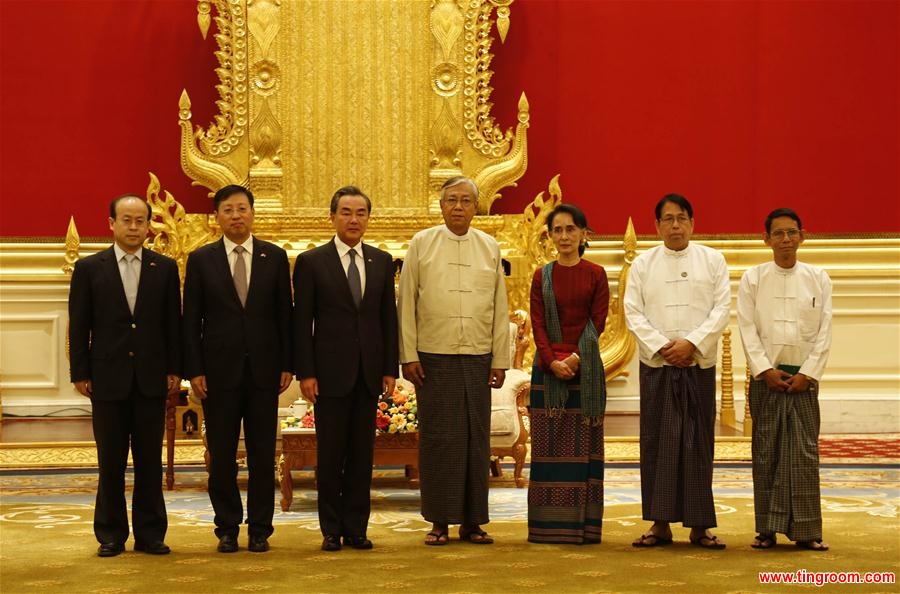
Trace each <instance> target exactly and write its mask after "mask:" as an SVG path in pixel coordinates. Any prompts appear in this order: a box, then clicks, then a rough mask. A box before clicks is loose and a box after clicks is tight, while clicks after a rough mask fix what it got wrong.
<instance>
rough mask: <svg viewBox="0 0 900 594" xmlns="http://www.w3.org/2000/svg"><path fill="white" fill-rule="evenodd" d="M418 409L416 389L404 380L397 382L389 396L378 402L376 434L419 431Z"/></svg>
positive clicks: (384, 395) (382, 397) (385, 395)
mask: <svg viewBox="0 0 900 594" xmlns="http://www.w3.org/2000/svg"><path fill="white" fill-rule="evenodd" d="M418 413H419V407H418V404H417V402H416V388H415V386H413V385H412V384H411V383H409V382H406V381H404V380H397V384H396V385H395V386H394V391H393V392H392V393H391V394H383V395H382V396H381V398H380V399H379V400H378V410H377V412H376V413H375V414H376V416H375V427H376V430H377V432H378V433H415V432H416V431H418V430H419V415H418Z"/></svg>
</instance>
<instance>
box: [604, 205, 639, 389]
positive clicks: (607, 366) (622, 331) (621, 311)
mask: <svg viewBox="0 0 900 594" xmlns="http://www.w3.org/2000/svg"><path fill="white" fill-rule="evenodd" d="M622 247H623V248H624V251H625V263H624V264H623V265H622V270H621V272H619V283H618V288H617V291H616V295H615V297H611V298H610V300H609V313H608V314H607V316H606V329H605V330H604V331H603V334H601V335H600V351H601V352H602V353H603V368H604V370H605V371H606V379H607V381H608V380H611V379H613V378H615V377H617V376H620V375H622V376H627V375H628V371H627V369H628V364H629V363H630V362H631V358H632V357H634V350H635V348H636V346H637V343H636V342H635V339H634V336H633V335H632V334H631V332H629V331H628V326H627V325H626V323H625V287H626V286H627V285H628V272H629V271H630V270H631V264H632V262H634V259H635V257H636V256H637V235H635V233H634V225H633V224H632V222H631V217H628V225H627V226H626V227H625V237H624V239H623V240H622Z"/></svg>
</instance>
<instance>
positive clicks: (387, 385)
mask: <svg viewBox="0 0 900 594" xmlns="http://www.w3.org/2000/svg"><path fill="white" fill-rule="evenodd" d="M396 385H397V378H395V377H394V376H393V375H385V376H382V378H381V387H382V388H384V392H382V394H383V395H385V396H390V395H391V394H393V393H394V386H396Z"/></svg>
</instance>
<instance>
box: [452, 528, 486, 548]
mask: <svg viewBox="0 0 900 594" xmlns="http://www.w3.org/2000/svg"><path fill="white" fill-rule="evenodd" d="M459 539H460V540H462V541H464V542H470V543H472V544H494V539H493V538H492V537H491V536H490V535H489V534H488V533H487V532H485V531H484V530H482V529H481V528H475V529H472V530H465V531H464V530H460V531H459Z"/></svg>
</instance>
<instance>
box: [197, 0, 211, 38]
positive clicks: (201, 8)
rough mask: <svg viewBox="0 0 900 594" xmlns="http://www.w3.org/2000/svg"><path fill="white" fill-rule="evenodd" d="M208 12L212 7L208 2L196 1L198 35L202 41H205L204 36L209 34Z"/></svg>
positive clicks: (205, 0)
mask: <svg viewBox="0 0 900 594" xmlns="http://www.w3.org/2000/svg"><path fill="white" fill-rule="evenodd" d="M210 10H212V7H211V6H210V3H209V0H197V25H198V26H199V27H200V35H202V36H203V39H206V34H207V33H208V32H209V25H210V16H209V12H210Z"/></svg>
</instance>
